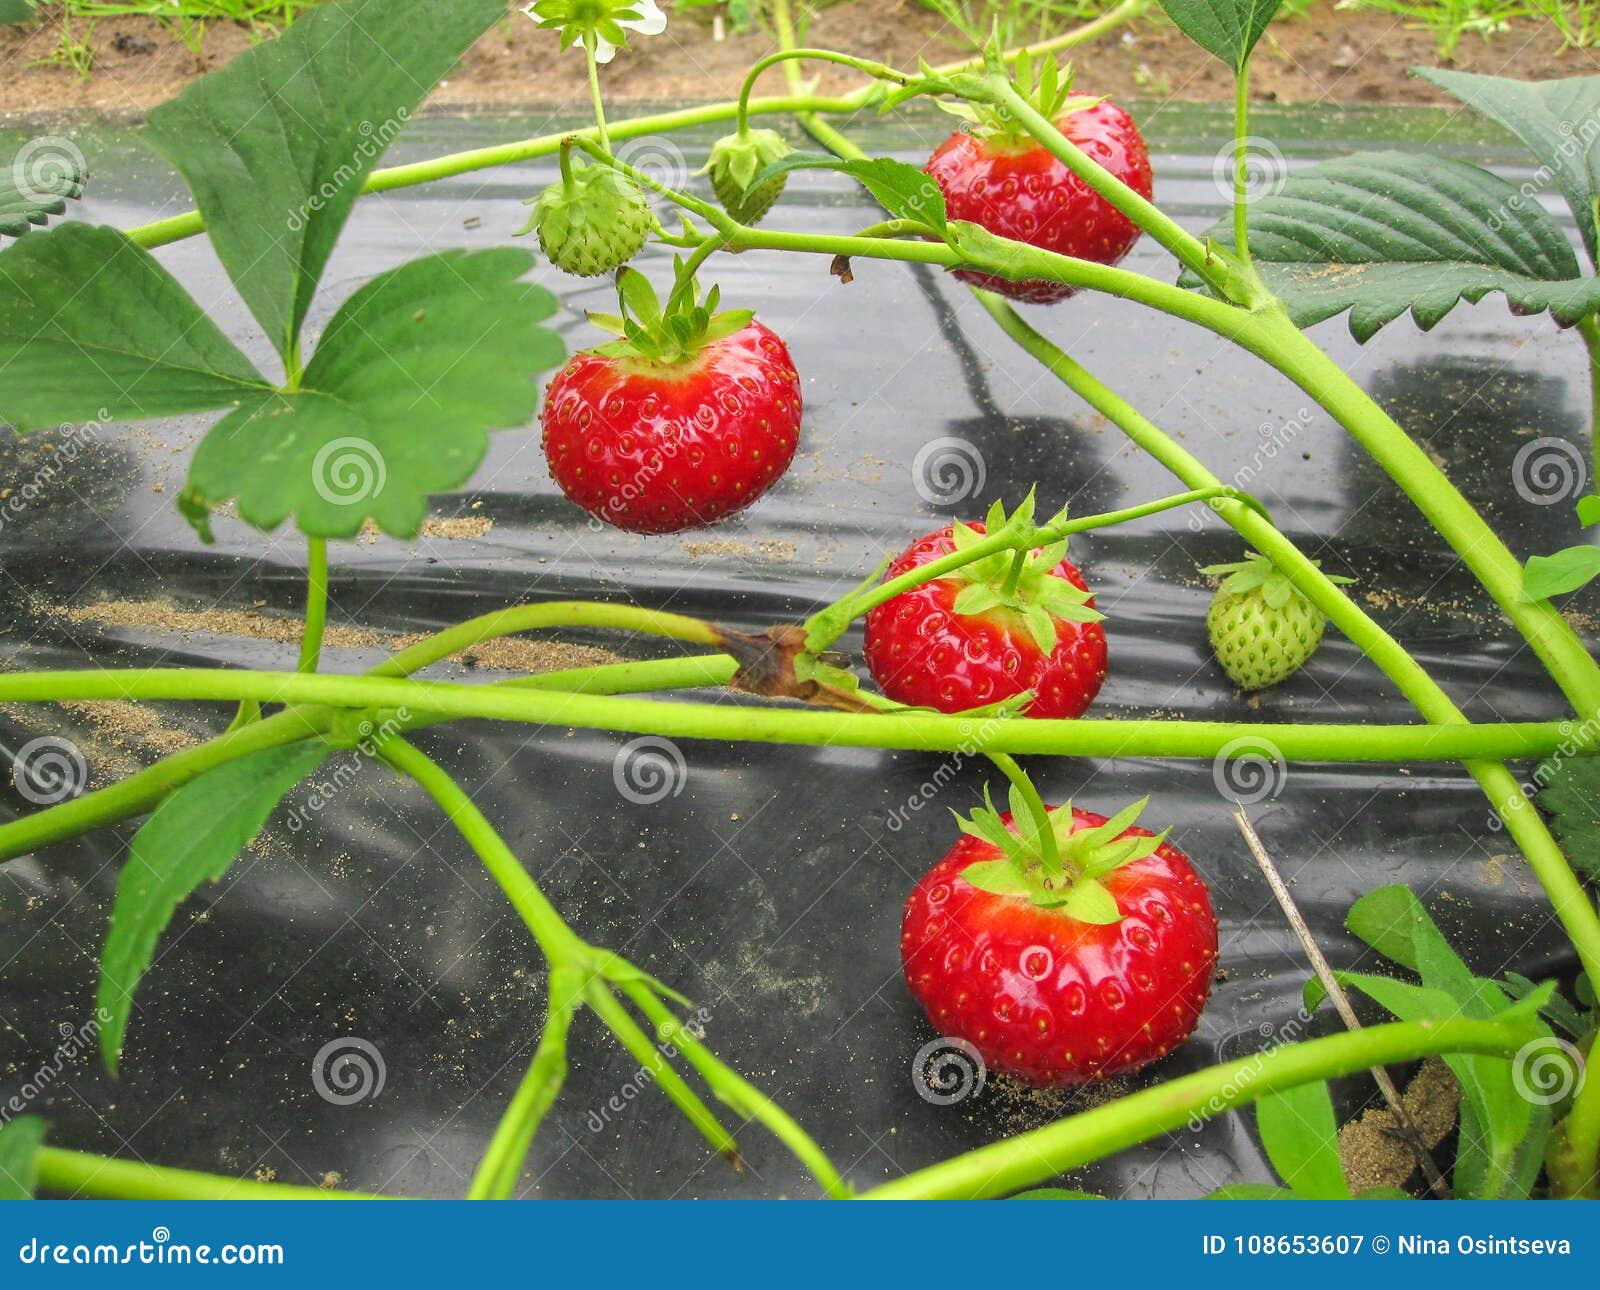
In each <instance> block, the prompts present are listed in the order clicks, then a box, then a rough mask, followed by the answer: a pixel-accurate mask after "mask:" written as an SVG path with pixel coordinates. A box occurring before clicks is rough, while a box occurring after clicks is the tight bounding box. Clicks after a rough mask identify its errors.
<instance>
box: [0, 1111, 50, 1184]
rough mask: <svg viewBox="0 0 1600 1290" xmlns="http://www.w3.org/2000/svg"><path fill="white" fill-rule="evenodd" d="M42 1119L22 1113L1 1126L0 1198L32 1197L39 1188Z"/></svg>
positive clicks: (42, 1131) (42, 1137)
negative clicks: (22, 1114)
mask: <svg viewBox="0 0 1600 1290" xmlns="http://www.w3.org/2000/svg"><path fill="white" fill-rule="evenodd" d="M43 1142H44V1121H43V1120H42V1119H40V1118H39V1117H38V1116H37V1115H24V1116H21V1117H20V1118H18V1119H15V1120H12V1121H11V1122H10V1123H9V1124H6V1125H3V1126H0V1200H32V1199H33V1194H34V1192H35V1191H37V1190H38V1187H39V1147H40V1146H41V1145H42V1144H43Z"/></svg>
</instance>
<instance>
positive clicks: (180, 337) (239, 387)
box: [0, 223, 268, 430]
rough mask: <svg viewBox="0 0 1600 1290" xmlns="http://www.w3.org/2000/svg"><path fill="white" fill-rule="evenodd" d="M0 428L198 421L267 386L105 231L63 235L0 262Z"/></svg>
mask: <svg viewBox="0 0 1600 1290" xmlns="http://www.w3.org/2000/svg"><path fill="white" fill-rule="evenodd" d="M0 299H3V300H4V302H5V305H4V308H3V309H0V373H3V378H0V418H3V419H4V420H6V421H9V422H11V423H12V424H14V425H15V426H16V427H17V428H18V429H19V430H31V429H36V428H38V427H40V426H54V425H60V424H62V423H63V422H67V421H93V420H97V419H112V420H116V419H124V418H125V419H138V418H143V417H160V416H173V415H176V414H178V413H184V412H204V411H209V410H211V409H213V408H222V407H228V406H233V405H237V404H239V403H241V402H243V401H246V400H252V399H256V398H259V397H260V396H261V395H262V394H263V393H264V392H265V391H266V390H267V388H268V386H267V383H266V381H265V379H264V378H263V377H262V376H261V374H260V373H259V372H257V371H256V369H255V368H254V367H253V366H252V365H251V363H250V360H249V359H247V358H246V357H245V356H244V355H243V354H241V353H240V352H239V350H238V349H237V348H236V347H235V346H234V344H233V342H232V341H230V340H229V339H228V338H227V337H226V336H224V335H223V334H222V332H221V331H219V330H218V329H217V327H216V325H215V324H214V323H212V321H211V320H210V319H209V318H207V317H206V315H205V314H204V313H203V312H202V311H201V309H200V306H199V305H197V304H196V303H195V302H194V300H193V299H192V298H191V297H190V295H189V294H188V292H186V291H185V290H184V289H183V288H182V287H181V286H180V285H179V284H178V281H177V279H176V278H174V277H173V276H172V275H171V274H170V273H168V272H167V271H166V270H165V269H164V268H162V267H161V265H160V264H158V263H157V262H156V261H155V259H154V258H152V257H151V256H150V254H149V253H148V252H146V251H143V250H141V249H140V248H139V247H137V246H135V245H134V244H133V243H132V242H130V241H129V240H128V239H127V238H126V237H125V236H124V235H123V234H122V233H120V232H118V231H117V230H116V229H112V228H97V227H94V226H92V225H89V224H79V223H67V224H61V225H59V226H57V227H56V228H53V229H51V230H49V231H48V232H45V233H34V234H32V235H31V236H29V237H25V238H23V239H22V240H21V241H19V242H14V243H12V244H11V245H10V246H8V247H6V248H5V250H3V251H0Z"/></svg>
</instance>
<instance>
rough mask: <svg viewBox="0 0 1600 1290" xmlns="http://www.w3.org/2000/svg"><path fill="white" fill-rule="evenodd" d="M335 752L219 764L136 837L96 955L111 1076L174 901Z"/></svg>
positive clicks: (305, 747) (304, 749) (295, 751)
mask: <svg viewBox="0 0 1600 1290" xmlns="http://www.w3.org/2000/svg"><path fill="white" fill-rule="evenodd" d="M331 751H332V745H330V744H328V743H326V742H324V741H323V740H320V739H313V740H308V741H306V742H303V743H297V744H287V745H285V746H284V747H281V748H267V749H263V750H262V751H261V752H257V753H251V754H250V755H248V756H245V757H240V758H238V759H237V760H236V761H231V762H224V763H223V764H222V765H220V766H218V767H216V768H215V769H213V770H209V771H207V772H206V773H205V774H203V775H200V776H198V777H197V778H195V779H192V780H190V781H189V782H188V783H187V784H185V785H184V786H183V787H182V788H179V789H177V790H175V791H174V792H173V793H171V794H170V795H169V796H168V797H166V798H165V799H164V800H163V801H162V803H161V804H160V805H159V806H158V807H156V809H155V810H154V811H153V812H151V815H150V818H149V819H148V820H146V821H145V823H144V826H143V827H142V828H141V829H140V830H139V832H138V833H136V834H135V835H134V838H133V843H132V845H131V847H130V848H129V852H128V858H127V860H126V861H125V862H124V863H123V866H122V873H121V874H120V875H119V876H118V878H117V894H116V897H115V899H114V901H113V903H112V906H111V927H110V930H109V931H108V932H107V934H106V946H105V950H104V951H103V953H102V954H101V956H100V990H99V994H98V996H97V1000H96V1002H97V1005H98V1007H99V1008H100V1009H102V1010H103V1011H101V1012H100V1013H99V1014H98V1015H99V1016H101V1017H102V1018H103V1019H104V1022H103V1024H102V1025H101V1027H100V1051H101V1053H102V1054H103V1055H104V1057H105V1063H106V1067H107V1068H108V1069H109V1070H111V1071H112V1072H115V1071H116V1069H117V1062H118V1061H119V1060H120V1058H121V1056H122V1042H123V1036H124V1035H125V1033H126V1031H127V1027H128V1016H129V1013H130V1012H131V1011H132V1009H133V995H134V991H135V990H136V989H137V988H138V985H139V980H140V978H141V977H142V976H143V975H144V973H145V970H146V969H147V968H148V967H149V966H150V962H151V956H152V955H153V954H154V953H155V948H156V942H157V941H158V940H159V939H160V938H161V933H162V931H163V930H165V928H166V926H167V924H168V923H169V922H171V921H172V916H173V914H174V913H175V912H176V911H177V908H178V906H179V905H180V904H182V903H183V901H184V900H185V899H187V898H188V897H189V896H190V895H191V894H192V893H193V892H194V891H195V889H196V888H197V887H199V885H200V884H201V883H202V882H205V881H207V880H208V879H209V880H211V881H213V882H214V881H216V880H217V879H219V878H221V877H222V875H223V874H224V873H226V872H227V871H228V866H230V865H231V864H232V863H233V861H234V857H235V856H237V855H238V854H239V852H240V850H241V849H242V848H243V847H244V846H245V845H246V844H247V843H249V842H250V841H251V839H253V838H254V837H255V836H256V834H258V833H260V832H261V829H262V827H263V826H264V825H265V824H266V822H267V817H268V816H269V815H271V814H272V811H273V808H274V807H276V806H277V805H278V802H279V800H280V799H281V798H282V797H283V795H284V794H285V793H287V792H288V791H289V790H290V789H291V788H293V787H294V786H295V785H296V784H298V783H299V782H300V781H301V780H303V779H304V778H305V777H306V776H307V775H310V774H311V773H312V772H313V771H315V770H316V769H317V767H318V766H320V765H321V764H322V762H323V759H324V758H326V757H327V756H328V754H329V753H330V752H331Z"/></svg>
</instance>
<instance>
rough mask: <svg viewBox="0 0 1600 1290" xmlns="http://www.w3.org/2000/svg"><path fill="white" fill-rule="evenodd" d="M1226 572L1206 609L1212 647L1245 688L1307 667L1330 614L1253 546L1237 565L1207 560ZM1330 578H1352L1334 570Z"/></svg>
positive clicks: (1215, 572)
mask: <svg viewBox="0 0 1600 1290" xmlns="http://www.w3.org/2000/svg"><path fill="white" fill-rule="evenodd" d="M1201 572H1202V573H1206V574H1211V575H1212V576H1214V577H1222V576H1223V575H1226V577H1224V580H1223V583H1222V585H1221V586H1219V587H1218V588H1217V594H1216V595H1215V596H1214V597H1213V598H1212V601H1211V608H1210V610H1209V611H1207V613H1206V629H1207V631H1209V632H1210V635H1211V649H1212V652H1213V653H1215V654H1216V656H1217V662H1219V663H1220V664H1222V670H1223V671H1224V672H1226V673H1227V674H1228V679H1229V680H1231V681H1232V682H1233V683H1234V684H1235V685H1237V686H1238V687H1239V688H1240V689H1242V690H1265V689H1266V688H1267V687H1268V686H1272V685H1277V684H1278V682H1280V681H1284V680H1287V679H1288V678H1289V677H1291V676H1293V675H1294V674H1295V673H1296V672H1298V671H1299V670H1300V669H1301V667H1303V666H1304V665H1305V663H1306V661H1307V660H1308V659H1309V658H1310V657H1311V656H1312V655H1313V654H1315V653H1316V652H1317V646H1318V645H1320V644H1321V643H1322V631H1323V628H1325V627H1326V626H1327V625H1328V616H1327V615H1326V614H1324V613H1323V612H1322V610H1320V609H1318V608H1317V607H1316V606H1315V605H1313V604H1312V603H1311V602H1310V601H1309V600H1307V599H1306V597H1305V596H1304V594H1302V593H1301V592H1300V591H1299V590H1298V589H1297V588H1296V587H1295V585H1294V584H1293V583H1292V582H1290V581H1289V579H1288V578H1287V577H1286V576H1285V575H1284V574H1282V573H1280V572H1279V571H1278V569H1277V567H1276V566H1275V565H1273V563H1272V562H1271V561H1270V560H1268V559H1266V558H1265V557H1264V556H1261V555H1258V554H1256V552H1254V551H1250V552H1247V553H1246V558H1245V559H1243V560H1241V561H1240V562H1239V563H1237V564H1213V565H1207V566H1206V567H1205V568H1203V569H1202V570H1201ZM1329 580H1330V581H1332V582H1349V581H1350V579H1349V578H1341V577H1337V576H1335V575H1332V574H1330V575H1329Z"/></svg>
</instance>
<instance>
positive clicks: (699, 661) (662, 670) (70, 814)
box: [0, 615, 737, 861]
mask: <svg viewBox="0 0 1600 1290" xmlns="http://www.w3.org/2000/svg"><path fill="white" fill-rule="evenodd" d="M488 617H491V618H492V617H494V615H489V616H488ZM474 621H477V622H481V621H482V620H474ZM427 645H428V642H422V643H421V644H420V645H418V646H417V647H416V648H417V649H419V650H423V649H425V648H426V646H427ZM419 666H420V664H419ZM736 669H737V664H736V663H735V662H734V660H733V659H732V658H730V657H729V656H728V655H726V654H708V655H701V656H699V657H695V658H672V659H654V660H650V661H646V662H639V663H605V664H601V665H600V666H598V667H589V668H572V669H568V670H563V671H559V672H543V673H539V674H538V675H535V676H520V677H515V678H512V679H511V680H507V681H498V682H496V684H497V685H501V686H504V687H506V688H507V689H524V690H561V691H566V692H569V693H574V694H629V693H647V692H649V691H653V690H675V689H694V688H703V687H707V686H723V685H727V684H728V682H729V681H731V680H732V679H733V675H734V672H735V671H736ZM245 703H246V704H248V705H249V706H251V707H255V708H257V709H259V707H260V704H259V703H257V702H256V701H255V700H253V699H250V700H246V701H245ZM330 716H331V714H330V711H329V709H327V708H323V707H317V708H308V707H301V708H291V709H289V710H288V711H286V712H280V713H278V714H276V715H275V716H271V717H268V718H267V719H266V720H265V721H262V722H259V723H257V724H255V725H253V726H251V727H250V729H249V731H248V733H247V734H244V733H240V732H239V731H237V730H235V729H232V728H230V730H229V731H228V733H226V734H224V735H222V736H219V737H218V738H216V739H213V740H211V741H209V742H207V743H204V744H201V745H199V746H198V747H195V748H186V749H184V750H183V751H182V752H178V753H173V754H172V755H171V756H170V757H165V758H163V759H162V760H161V761H159V762H157V763H156V764H155V765H153V766H150V767H147V768H146V769H144V770H142V771H137V772H135V773H134V774H132V775H129V776H128V777H127V778H125V779H121V780H118V781H117V782H116V783H115V784H110V785H107V786H106V787H105V788H101V789H96V790H95V791H94V792H92V793H85V794H84V795H83V796H82V797H74V798H68V799H67V800H66V801H64V802H60V803H57V804H56V805H55V806H49V807H46V808H45V809H44V810H42V811H35V812H34V813H33V814H32V815H25V816H23V817H21V818H20V819H17V820H13V821H12V822H11V823H9V824H6V825H0V861H5V860H9V859H11V858H12V857H14V856H19V855H25V854H27V853H28V852H30V851H35V850H37V849H38V848H39V847H41V846H46V845H48V844H49V843H51V842H59V841H60V840H62V839H63V838H69V837H76V836H78V835H79V834H81V833H87V832H89V831H90V830H91V829H96V828H101V827H103V826H105V825H107V824H115V823H116V822H117V821H119V820H125V819H129V818H131V817H132V816H135V815H143V814H144V813H145V812H147V811H150V810H153V809H154V808H155V806H156V804H157V803H158V802H159V801H160V800H161V799H162V798H163V797H165V796H166V795H167V794H168V793H170V792H172V791H173V790H174V789H176V788H181V787H183V785H185V784H187V783H188V782H189V781H190V780H192V779H194V778H195V777H196V776H198V775H202V774H204V773H205V772H206V771H208V770H210V769H212V768H213V767H215V766H220V765H221V764H222V763H223V762H227V761H233V760H234V759H236V758H239V757H244V756H246V755H248V754H249V753H253V752H259V751H261V750H262V749H264V748H279V747H282V746H283V745H284V744H289V743H294V742H296V741H297V740H301V739H306V738H309V737H311V736H313V735H317V734H323V733H326V731H327V730H328V727H329V721H330ZM445 719H446V718H442V717H438V716H434V715H433V714H431V713H416V714H413V715H412V716H411V717H409V718H407V719H405V720H402V721H401V722H400V726H401V729H403V730H418V729H421V728H423V727H425V726H430V725H437V724H438V723H439V722H440V721H442V720H445Z"/></svg>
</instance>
